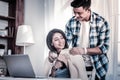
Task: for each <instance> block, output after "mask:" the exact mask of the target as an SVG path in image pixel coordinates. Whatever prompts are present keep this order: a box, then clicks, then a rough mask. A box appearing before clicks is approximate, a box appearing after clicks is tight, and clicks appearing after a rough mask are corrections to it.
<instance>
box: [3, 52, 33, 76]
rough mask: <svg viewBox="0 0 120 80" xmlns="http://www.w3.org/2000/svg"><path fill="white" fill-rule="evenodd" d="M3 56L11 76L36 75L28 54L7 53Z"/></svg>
mask: <svg viewBox="0 0 120 80" xmlns="http://www.w3.org/2000/svg"><path fill="white" fill-rule="evenodd" d="M3 58H4V60H5V62H6V65H7V69H8V72H9V75H10V76H11V77H24V78H25V77H26V78H30V77H31V78H34V77H35V73H34V71H33V68H32V64H31V62H30V59H29V56H28V55H21V54H19V55H18V54H17V55H5V56H3Z"/></svg>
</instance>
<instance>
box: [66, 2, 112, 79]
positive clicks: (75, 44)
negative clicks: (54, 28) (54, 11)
mask: <svg viewBox="0 0 120 80" xmlns="http://www.w3.org/2000/svg"><path fill="white" fill-rule="evenodd" d="M71 6H72V7H73V12H74V16H73V17H72V18H71V19H70V20H69V21H68V23H67V24H66V30H65V33H66V37H67V41H68V44H69V46H70V45H72V49H71V50H70V53H71V54H73V55H83V58H84V61H85V64H86V65H85V67H86V70H87V72H88V77H89V78H91V76H92V78H93V76H94V77H95V79H94V80H105V77H106V73H107V71H108V62H109V60H108V57H107V52H108V48H109V35H110V29H109V26H108V22H107V21H106V20H105V19H104V18H103V17H101V16H100V15H99V14H97V13H95V12H92V11H91V9H90V6H91V0H73V1H72V2H71ZM90 72H91V73H90ZM92 73H95V74H92Z"/></svg>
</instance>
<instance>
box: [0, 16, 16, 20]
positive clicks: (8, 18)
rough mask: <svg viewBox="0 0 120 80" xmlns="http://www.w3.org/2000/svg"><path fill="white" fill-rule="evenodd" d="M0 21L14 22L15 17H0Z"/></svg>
mask: <svg viewBox="0 0 120 80" xmlns="http://www.w3.org/2000/svg"><path fill="white" fill-rule="evenodd" d="M0 19H1V20H15V17H6V16H1V15H0Z"/></svg>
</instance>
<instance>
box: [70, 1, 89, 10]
mask: <svg viewBox="0 0 120 80" xmlns="http://www.w3.org/2000/svg"><path fill="white" fill-rule="evenodd" d="M71 6H72V7H73V8H78V7H83V8H84V9H88V8H89V7H90V6H91V0H73V1H72V2H71Z"/></svg>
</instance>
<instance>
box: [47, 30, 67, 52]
mask: <svg viewBox="0 0 120 80" xmlns="http://www.w3.org/2000/svg"><path fill="white" fill-rule="evenodd" d="M55 33H60V34H61V35H62V36H63V38H64V39H65V46H64V49H65V48H68V44H67V39H66V36H65V33H64V32H63V31H62V30H60V29H52V30H51V31H50V32H49V33H48V35H47V39H46V43H47V46H48V48H49V49H50V51H53V52H57V50H56V48H55V47H54V46H53V45H52V39H53V35H54V34H55Z"/></svg>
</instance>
